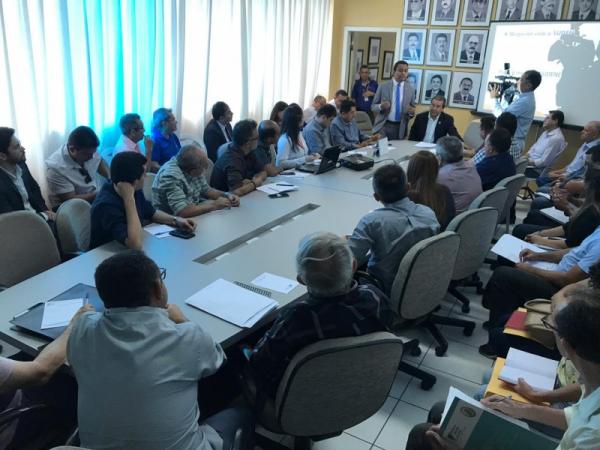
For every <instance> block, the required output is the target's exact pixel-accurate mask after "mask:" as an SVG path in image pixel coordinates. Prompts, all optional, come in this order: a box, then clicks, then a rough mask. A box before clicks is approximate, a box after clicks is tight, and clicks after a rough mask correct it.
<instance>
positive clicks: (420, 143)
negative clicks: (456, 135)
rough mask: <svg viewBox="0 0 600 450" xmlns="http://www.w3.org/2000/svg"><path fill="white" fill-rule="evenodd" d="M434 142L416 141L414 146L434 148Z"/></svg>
mask: <svg viewBox="0 0 600 450" xmlns="http://www.w3.org/2000/svg"><path fill="white" fill-rule="evenodd" d="M435 146H436V144H435V143H433V142H418V143H417V144H415V147H419V148H435Z"/></svg>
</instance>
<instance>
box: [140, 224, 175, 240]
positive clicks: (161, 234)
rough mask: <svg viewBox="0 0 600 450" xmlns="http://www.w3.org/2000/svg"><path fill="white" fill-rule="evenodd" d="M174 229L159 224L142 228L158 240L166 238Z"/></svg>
mask: <svg viewBox="0 0 600 450" xmlns="http://www.w3.org/2000/svg"><path fill="white" fill-rule="evenodd" d="M174 229H175V228H173V227H171V226H169V225H162V224H160V223H151V224H150V225H147V226H145V227H144V230H146V231H147V232H148V233H150V234H151V235H152V236H154V237H156V238H158V239H162V238H166V237H167V236H169V233H170V232H171V231H173V230H174Z"/></svg>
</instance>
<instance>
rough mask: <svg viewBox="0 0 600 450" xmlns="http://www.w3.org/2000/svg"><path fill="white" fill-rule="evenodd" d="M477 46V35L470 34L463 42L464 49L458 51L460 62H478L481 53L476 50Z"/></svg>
mask: <svg viewBox="0 0 600 450" xmlns="http://www.w3.org/2000/svg"><path fill="white" fill-rule="evenodd" d="M478 47H479V36H478V35H476V34H472V35H471V36H469V39H467V42H465V49H464V50H463V51H461V52H460V62H461V63H467V64H479V61H480V59H481V53H480V52H478V51H477V48H478Z"/></svg>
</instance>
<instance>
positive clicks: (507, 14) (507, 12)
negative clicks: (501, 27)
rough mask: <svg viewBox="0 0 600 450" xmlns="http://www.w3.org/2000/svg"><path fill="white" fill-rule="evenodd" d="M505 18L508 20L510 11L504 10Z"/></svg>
mask: <svg viewBox="0 0 600 450" xmlns="http://www.w3.org/2000/svg"><path fill="white" fill-rule="evenodd" d="M505 19H506V20H510V11H506V17H505Z"/></svg>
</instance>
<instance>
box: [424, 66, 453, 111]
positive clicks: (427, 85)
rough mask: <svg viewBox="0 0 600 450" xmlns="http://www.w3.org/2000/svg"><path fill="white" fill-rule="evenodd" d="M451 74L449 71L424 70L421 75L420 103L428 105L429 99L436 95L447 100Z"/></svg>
mask: <svg viewBox="0 0 600 450" xmlns="http://www.w3.org/2000/svg"><path fill="white" fill-rule="evenodd" d="M451 74H452V72H450V71H449V70H426V71H425V73H424V75H423V88H422V92H421V103H425V104H426V105H429V104H430V103H431V99H432V98H433V97H435V96H436V95H443V96H444V97H446V98H448V88H449V87H450V75H451Z"/></svg>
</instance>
